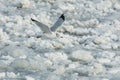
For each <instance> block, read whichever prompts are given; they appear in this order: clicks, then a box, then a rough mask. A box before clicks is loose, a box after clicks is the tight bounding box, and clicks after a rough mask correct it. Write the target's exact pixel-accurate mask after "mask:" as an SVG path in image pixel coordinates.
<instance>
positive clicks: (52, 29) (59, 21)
mask: <svg viewBox="0 0 120 80" xmlns="http://www.w3.org/2000/svg"><path fill="white" fill-rule="evenodd" d="M31 20H32V21H33V22H35V24H36V25H38V26H39V27H40V28H41V30H42V31H43V32H44V33H52V32H55V31H56V30H57V29H58V27H60V26H61V25H62V23H63V22H64V21H65V17H64V14H62V15H61V16H60V17H59V18H58V20H57V21H56V22H55V24H54V25H53V26H52V27H51V28H49V27H48V26H47V25H45V24H43V23H41V22H39V21H37V20H35V19H32V18H31Z"/></svg>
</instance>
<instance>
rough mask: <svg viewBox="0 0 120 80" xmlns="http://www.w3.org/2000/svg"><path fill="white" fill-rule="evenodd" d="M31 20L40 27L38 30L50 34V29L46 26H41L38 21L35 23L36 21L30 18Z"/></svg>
mask: <svg viewBox="0 0 120 80" xmlns="http://www.w3.org/2000/svg"><path fill="white" fill-rule="evenodd" d="M31 20H32V21H33V22H34V23H35V24H36V25H38V26H39V27H40V29H41V30H42V31H43V32H44V33H51V31H50V28H49V27H48V26H47V25H45V24H43V23H41V22H39V21H37V20H35V19H32V18H31Z"/></svg>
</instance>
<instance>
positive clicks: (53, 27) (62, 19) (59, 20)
mask: <svg viewBox="0 0 120 80" xmlns="http://www.w3.org/2000/svg"><path fill="white" fill-rule="evenodd" d="M64 21H65V17H64V14H62V15H61V16H60V17H59V19H58V20H57V21H56V23H55V24H54V25H53V26H52V27H51V28H50V30H51V31H53V32H55V31H56V29H57V28H58V27H59V26H61V25H62V23H63V22H64Z"/></svg>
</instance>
